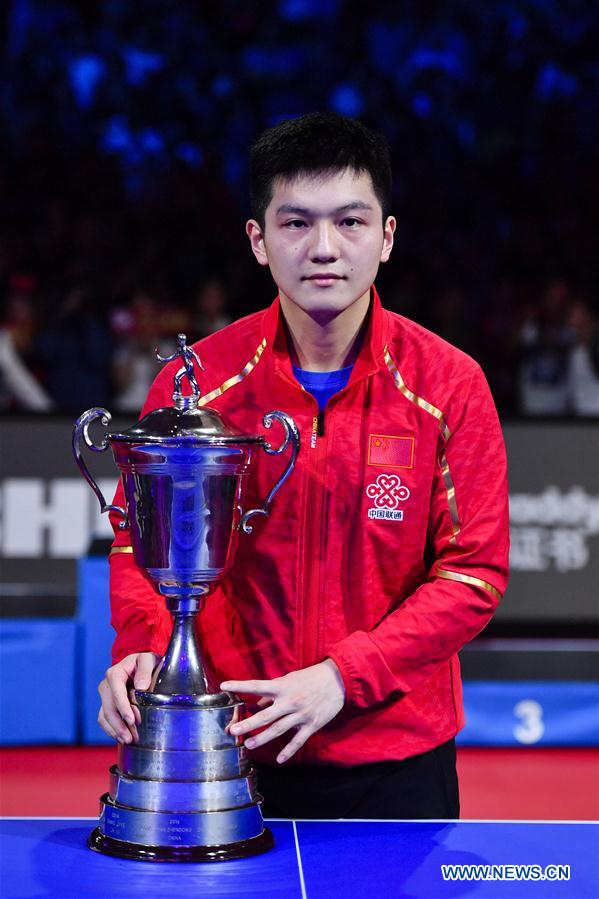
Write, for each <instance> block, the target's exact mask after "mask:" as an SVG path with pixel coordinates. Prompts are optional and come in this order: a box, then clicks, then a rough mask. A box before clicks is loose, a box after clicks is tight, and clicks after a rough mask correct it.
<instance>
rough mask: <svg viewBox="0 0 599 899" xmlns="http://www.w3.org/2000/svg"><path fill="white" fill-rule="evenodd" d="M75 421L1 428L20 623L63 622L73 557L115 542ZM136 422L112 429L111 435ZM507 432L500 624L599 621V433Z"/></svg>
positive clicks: (544, 426) (4, 561) (7, 575)
mask: <svg viewBox="0 0 599 899" xmlns="http://www.w3.org/2000/svg"><path fill="white" fill-rule="evenodd" d="M72 424H73V423H72V421H71V420H70V419H68V420H67V419H44V418H39V417H36V418H26V417H24V418H6V419H4V420H2V421H1V422H0V429H1V440H2V467H1V479H0V559H1V565H0V568H1V575H0V588H1V589H2V593H3V596H4V597H5V599H7V600H8V599H10V602H9V603H6V602H5V604H4V605H5V609H4V613H5V614H6V609H7V608H10V610H11V614H17V615H18V614H19V605H20V604H21V607H22V610H24V611H25V613H26V614H36V615H41V616H44V615H47V614H53V613H54V614H56V612H55V609H56V607H57V604H59V603H61V602H62V603H63V607H64V600H65V598H68V597H70V598H71V599H72V600H73V602H74V598H75V597H76V589H77V588H76V562H77V559H79V558H81V557H82V556H84V555H85V554H86V552H87V551H88V548H89V546H90V543H91V541H92V540H93V539H94V538H97V537H100V538H102V537H104V538H109V537H110V536H111V533H112V532H111V529H110V526H109V523H108V520H107V517H106V516H101V515H100V513H99V508H98V503H97V500H96V498H95V496H94V495H93V493H92V491H91V490H90V489H89V487H88V485H87V484H86V483H85V482H84V480H83V479H82V478H81V476H80V475H79V473H78V471H77V469H76V467H75V464H74V462H73V459H72V454H71V430H72ZM130 424H131V422H130V421H114V422H113V423H112V424H111V429H116V428H119V427H121V426H127V425H130ZM93 427H98V430H99V432H101V428H100V427H99V426H97V425H94V426H93ZM504 431H505V437H506V443H507V448H508V459H509V467H510V520H511V540H512V549H511V572H512V573H511V578H510V583H509V586H508V590H507V593H506V596H505V598H504V600H503V602H502V604H501V606H500V608H499V611H498V613H497V617H498V620H502V621H504V622H512V621H513V622H522V621H527V622H530V621H533V622H534V621H535V620H539V621H541V620H542V621H553V622H560V621H569V622H577V621H578V622H590V621H593V620H594V621H599V602H598V593H599V587H598V585H599V425H598V424H597V423H595V422H588V423H584V422H572V423H558V422H556V423H534V422H531V423H511V424H507V425H506V426H505V428H504ZM90 455H91V456H92V458H91V461H90V465H91V466H92V468H93V472H94V476H95V477H97V479H98V482H99V484H100V487H101V489H102V490H103V491H104V493H105V495H106V497H112V494H113V491H114V488H115V485H116V481H117V475H116V469H115V466H114V462H113V461H112V454H111V453H110V452H107V453H105V454H100V453H94V454H93V455H92V454H91V453H90ZM456 500H457V505H458V510H459V505H460V497H459V496H457V497H456ZM32 598H33V599H34V601H33V603H32ZM73 611H74V608H73Z"/></svg>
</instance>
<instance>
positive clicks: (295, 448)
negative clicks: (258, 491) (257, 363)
mask: <svg viewBox="0 0 599 899" xmlns="http://www.w3.org/2000/svg"><path fill="white" fill-rule="evenodd" d="M275 419H276V421H279V422H280V423H281V424H282V425H283V427H284V428H285V439H284V440H283V443H282V444H281V446H280V447H279V448H278V449H274V448H273V447H272V446H271V445H270V443H265V444H264V447H263V449H264V452H265V453H268V455H269V456H278V455H280V454H281V453H284V452H285V450H286V449H287V447H288V446H289V444H290V443H291V458H290V459H289V464H288V465H287V468H286V469H285V471H284V472H283V474H282V475H281V477H280V478H279V480H278V481H277V483H276V484H275V486H274V487H273V488H272V490H271V491H270V493H269V494H268V496H267V497H266V499H265V501H264V502H263V504H262V505H261V506H260V507H259V508H258V509H250V510H249V511H248V512H245V513H244V514H243V515H242V516H241V521H240V522H239V527H240V529H241V530H242V531H243V532H244V533H246V534H251V533H252V530H253V528H252V525H251V524H248V521H249V519H250V518H251V517H252V515H268V513H269V511H270V504H271V503H272V501H273V497H274V495H275V493H276V492H277V490H278V489H279V487H282V486H283V484H284V483H285V481H286V480H287V478H288V477H289V475H290V474H291V472H292V471H293V468H294V465H295V460H296V459H297V454H298V452H299V443H300V438H299V431H298V429H297V425H296V423H295V422H294V420H293V419H292V418H291V417H290V416H289V415H287V414H286V413H285V412H268V413H267V414H266V415H265V416H264V418H263V422H264V427H265V428H270V427H272V423H273V421H275Z"/></svg>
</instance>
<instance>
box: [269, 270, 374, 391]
mask: <svg viewBox="0 0 599 899" xmlns="http://www.w3.org/2000/svg"><path fill="white" fill-rule="evenodd" d="M368 315H369V317H370V320H369V323H368V330H367V332H366V335H365V337H364V342H363V344H362V348H361V350H360V354H359V356H358V358H357V359H356V362H355V364H354V368H353V371H352V374H351V378H350V381H349V383H350V384H353V383H355V382H356V381H358V380H361V379H362V378H364V377H366V376H367V375H370V374H373V373H374V372H375V371H377V370H378V368H379V367H380V366H381V365H382V364H383V363H384V351H385V346H386V343H387V333H388V326H389V322H388V317H389V316H388V312H387V311H386V310H385V309H383V307H382V306H381V301H380V298H379V295H378V293H377V290H376V287H375V286H374V284H373V286H372V288H371V301H370V308H369V310H368ZM262 327H263V333H264V337H265V339H266V347H267V351H270V352H271V353H272V355H273V357H274V361H275V368H276V369H278V370H279V371H281V372H284V373H285V374H286V375H287V376H288V377H290V378H292V379H293V380H295V378H294V376H293V368H292V365H291V357H290V355H289V346H288V343H287V335H286V333H285V326H284V323H283V314H282V311H281V304H280V300H279V297H278V296H277V298H276V299H275V301H274V302H273V303H272V305H271V306H269V307H268V309H266V310H265V312H264V318H263V323H262Z"/></svg>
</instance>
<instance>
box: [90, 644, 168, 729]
mask: <svg viewBox="0 0 599 899" xmlns="http://www.w3.org/2000/svg"><path fill="white" fill-rule="evenodd" d="M159 661H160V656H158V655H156V653H154V652H134V653H132V654H131V655H129V656H126V657H125V658H124V659H122V660H121V661H120V662H118V663H117V664H116V665H113V666H112V668H109V669H108V671H107V672H106V677H105V678H104V680H103V681H102V682H101V684H100V685H99V687H98V692H99V694H100V697H101V699H102V706H101V708H100V714H99V715H98V724H99V725H100V727H101V728H102V730H104V731H105V732H106V733H107V734H108V736H109V737H114V739H115V740H118V741H119V743H131V741H132V740H134V741H137V740H138V739H139V738H138V734H137V727H136V725H137V724H139V723H140V721H141V718H140V715H139V709H138V708H137V706H135V705H131V702H130V700H129V694H128V691H127V685H128V684H129V683H130V682H131V681H132V682H133V686H134V688H135V689H136V690H147V689H148V687H149V686H150V681H151V680H152V671H153V670H154V668H155V667H156V665H157V664H158V662H159Z"/></svg>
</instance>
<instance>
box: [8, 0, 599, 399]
mask: <svg viewBox="0 0 599 899" xmlns="http://www.w3.org/2000/svg"><path fill="white" fill-rule="evenodd" d="M0 16H1V17H2V20H3V21H2V25H3V33H4V42H5V52H4V55H3V60H2V63H1V66H2V72H1V75H2V77H1V87H0V117H1V123H2V124H1V127H2V140H1V142H0V184H1V208H2V216H1V225H0V297H1V298H2V318H1V325H0V410H1V411H3V412H4V413H5V414H17V413H19V412H22V411H24V410H25V411H38V412H40V413H41V412H59V413H60V412H64V413H69V414H71V413H79V412H80V411H81V410H82V409H84V408H86V407H88V406H90V405H108V406H109V408H111V409H114V410H118V411H122V412H132V413H137V412H138V411H139V409H140V406H141V404H142V402H143V399H144V398H145V394H146V392H147V389H148V386H149V383H150V382H151V380H152V378H153V377H154V375H155V373H156V371H157V365H156V363H155V361H154V356H153V350H154V347H155V346H157V345H158V346H160V347H161V349H162V350H163V351H167V350H168V349H169V348H172V346H173V345H174V335H176V333H177V332H179V331H182V330H183V331H185V332H186V333H187V334H188V336H190V337H191V338H193V340H197V339H199V338H200V337H202V336H204V335H206V334H208V333H210V332H211V331H213V330H215V329H217V328H219V327H222V326H223V325H224V324H226V323H228V322H229V321H231V320H233V319H235V318H237V317H239V316H241V315H245V314H248V313H250V312H253V311H255V310H257V309H260V308H263V307H264V306H266V305H268V303H269V302H270V301H271V300H272V298H273V296H274V294H275V288H274V285H273V283H272V282H271V281H270V278H269V276H268V274H267V273H266V272H265V271H263V270H261V269H260V268H259V267H258V266H257V265H256V263H255V260H254V258H253V256H252V255H251V252H250V248H249V244H248V242H247V238H246V237H245V234H244V223H245V219H246V218H247V217H248V214H249V209H248V199H247V194H248V190H247V153H248V147H249V145H250V144H251V142H252V140H253V139H254V138H255V137H256V136H257V135H258V134H259V133H260V131H261V130H262V129H263V128H265V127H267V126H270V125H273V124H275V123H276V122H278V121H280V120H281V119H283V118H287V117H290V116H296V115H300V114H302V113H305V112H309V111H313V110H323V109H332V110H335V111H337V112H339V113H342V114H345V115H351V116H356V117H358V118H361V119H362V120H363V121H364V122H366V123H367V124H368V125H371V126H373V127H375V128H377V129H379V130H380V131H382V132H383V133H384V134H385V135H386V136H387V138H388V140H389V142H390V145H391V150H392V156H393V164H394V172H395V190H394V202H395V210H394V211H395V214H396V215H397V218H398V222H399V225H398V229H399V230H398V235H397V243H396V247H395V250H394V254H393V257H392V261H391V262H390V263H389V264H388V265H387V266H385V267H384V268H383V269H382V270H381V274H380V277H379V281H378V286H379V288H380V290H381V293H382V297H383V301H384V304H385V305H386V306H388V307H389V308H391V309H393V310H395V311H397V312H400V313H402V314H404V315H407V316H409V317H410V318H413V319H415V320H416V321H418V322H420V323H421V324H423V325H425V326H426V327H429V328H431V329H433V330H434V331H436V332H437V333H439V334H441V335H442V336H443V337H445V338H446V339H448V340H449V341H451V342H452V343H454V344H456V345H457V346H459V347H461V348H462V349H464V350H465V351H466V352H468V353H470V354H471V355H472V356H474V357H475V358H476V359H477V360H478V361H479V362H480V363H481V365H482V366H483V368H484V370H485V372H486V374H487V377H488V379H489V381H490V383H491V387H492V389H493V392H494V395H495V398H496V401H497V404H498V406H499V409H500V412H501V413H502V415H504V416H514V415H523V416H593V415H595V416H596V415H599V319H598V297H599V278H598V275H599V252H598V240H597V235H598V225H599V221H598V219H599V53H598V48H599V4H597V2H596V0H489V2H485V3H477V2H475V0H406V2H395V0H389V2H384V0H383V2H371V3H363V2H357V0H276V2H274V0H273V2H247V0H245V2H240V0H220V2H203V3H193V2H180V3H179V2H178V3H171V2H166V0H143V2H141V0H128V2H124V0H123V2H120V0H104V2H102V0H97V2H59V0H13V2H12V3H6V4H4V6H3V11H2V12H0Z"/></svg>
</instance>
